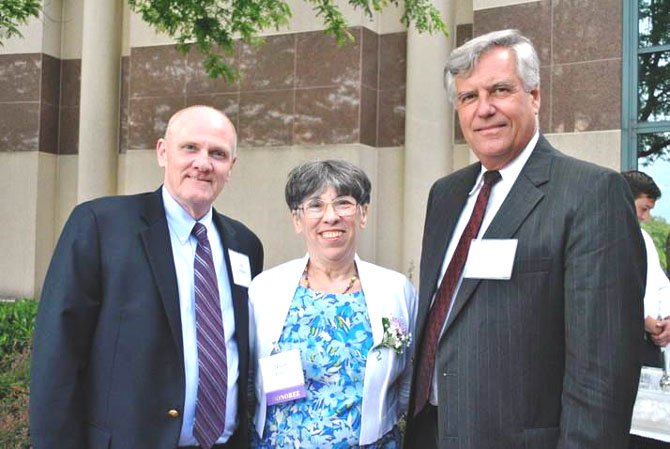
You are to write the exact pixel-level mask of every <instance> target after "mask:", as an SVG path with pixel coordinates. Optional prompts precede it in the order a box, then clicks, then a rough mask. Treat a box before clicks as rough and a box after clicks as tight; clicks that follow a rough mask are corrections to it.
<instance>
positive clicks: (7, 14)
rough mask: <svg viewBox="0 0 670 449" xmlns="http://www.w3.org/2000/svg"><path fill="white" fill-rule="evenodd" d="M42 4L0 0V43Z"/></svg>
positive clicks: (33, 0)
mask: <svg viewBox="0 0 670 449" xmlns="http://www.w3.org/2000/svg"><path fill="white" fill-rule="evenodd" d="M41 4H42V2H41V1H40V0H2V1H0V45H2V41H4V40H5V39H9V38H10V37H12V36H21V32H20V31H19V28H18V27H19V26H20V25H23V24H25V23H26V22H27V21H28V19H29V18H31V17H37V15H38V14H39V12H40V7H41ZM3 447H4V446H3Z"/></svg>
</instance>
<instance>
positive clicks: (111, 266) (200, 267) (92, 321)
mask: <svg viewBox="0 0 670 449" xmlns="http://www.w3.org/2000/svg"><path fill="white" fill-rule="evenodd" d="M236 145H237V136H236V132H235V129H234V127H233V125H232V123H231V122H230V120H229V119H228V118H227V117H226V116H225V115H224V114H223V113H221V112H220V111H218V110H216V109H213V108H210V107H205V106H194V107H189V108H186V109H184V110H181V111H179V112H177V113H176V114H175V115H174V116H173V117H172V118H171V119H170V122H169V123H168V127H167V130H166V132H165V136H164V137H162V138H160V139H159V140H158V142H157V144H156V154H157V159H158V165H159V166H160V167H161V168H162V169H163V171H164V181H163V185H162V186H161V187H160V188H159V189H158V190H156V191H155V192H148V193H143V194H139V195H131V196H117V197H108V198H100V199H96V200H93V201H90V202H86V203H83V204H80V205H78V206H77V207H76V208H75V209H74V211H73V212H72V215H71V216H70V218H69V220H68V221H67V223H66V224H65V228H64V229H63V233H62V235H61V237H60V240H59V242H58V245H57V247H56V250H55V253H54V255H53V259H52V261H51V265H50V267H49V271H48V273H47V276H46V279H45V282H44V288H43V290H42V297H41V301H40V307H39V313H38V317H37V326H36V330H35V337H34V350H33V358H32V380H31V386H30V387H31V397H30V433H31V438H32V442H33V447H34V448H35V449H47V448H53V449H56V448H57V449H69V448H73V449H74V448H79V449H84V448H86V449H93V448H105V449H133V448H137V449H139V448H142V449H176V448H182V447H184V448H200V447H202V448H207V449H211V448H216V449H219V448H246V447H248V441H247V434H248V430H247V429H248V424H247V423H248V404H247V395H246V391H247V379H248V377H249V376H248V366H249V360H248V358H249V351H248V310H247V287H248V284H249V281H250V280H251V278H252V277H253V276H255V275H256V274H257V273H259V272H260V271H261V270H262V265H263V247H262V245H261V242H260V241H259V239H258V238H257V237H256V235H255V234H254V233H253V232H251V231H250V230H249V229H248V228H247V227H246V226H244V225H243V224H242V223H240V222H238V221H235V220H233V219H231V218H228V217H226V216H224V215H222V214H220V213H218V212H217V211H216V210H214V209H213V207H212V204H213V203H214V201H215V200H216V198H217V197H218V195H219V194H220V193H221V190H222V189H223V187H224V185H225V184H226V183H227V182H228V180H229V178H230V173H231V170H232V169H233V166H234V165H235V161H236V158H237V152H236ZM202 235H204V236H205V237H204V239H205V240H202V239H203V237H202ZM203 251H204V252H203ZM205 254H206V255H205ZM203 273H205V274H203ZM203 279H205V280H204V281H203ZM199 282H200V284H199ZM202 282H206V284H202ZM203 285H206V287H205V288H203ZM203 291H205V293H203ZM201 304H207V306H206V307H203V306H201ZM203 309H207V311H206V312H203ZM203 313H205V315H203ZM203 317H205V318H203ZM205 321H207V324H206V325H205V324H203V323H204V322H205ZM205 328H206V330H204V331H203V329H205ZM210 335H214V337H211V336H210ZM203 336H204V338H203ZM210 338H213V339H214V340H212V341H216V342H219V343H218V344H212V345H210V347H207V348H205V349H206V350H207V351H212V350H214V352H216V354H217V356H216V357H214V356H212V357H210V352H203V347H204V346H203V345H202V341H203V340H204V339H210ZM217 339H218V340H217ZM206 359H208V361H205V360H206ZM212 367H213V368H212ZM205 381H207V382H208V385H207V386H203V384H204V383H205ZM211 391H214V392H215V393H210V392H211ZM203 395H205V396H207V398H208V399H210V400H211V404H207V399H202V398H203ZM205 405H207V406H208V409H204V407H205Z"/></svg>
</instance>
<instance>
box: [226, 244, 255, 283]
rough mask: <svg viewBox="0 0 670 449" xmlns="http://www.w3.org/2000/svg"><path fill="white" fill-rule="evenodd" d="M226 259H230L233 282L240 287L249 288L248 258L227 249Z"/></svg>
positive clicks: (249, 269)
mask: <svg viewBox="0 0 670 449" xmlns="http://www.w3.org/2000/svg"><path fill="white" fill-rule="evenodd" d="M228 257H229V258H230V271H232V273H233V282H234V283H235V284H237V285H239V286H242V287H249V284H251V266H250V265H249V256H247V255H246V254H242V253H238V252H237V251H233V250H232V249H229V250H228Z"/></svg>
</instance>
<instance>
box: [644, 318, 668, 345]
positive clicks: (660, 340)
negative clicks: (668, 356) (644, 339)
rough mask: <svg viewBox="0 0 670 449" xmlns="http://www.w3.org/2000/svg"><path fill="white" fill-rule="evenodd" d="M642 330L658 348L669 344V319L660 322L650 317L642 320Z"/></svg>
mask: <svg viewBox="0 0 670 449" xmlns="http://www.w3.org/2000/svg"><path fill="white" fill-rule="evenodd" d="M644 329H645V330H646V331H647V332H648V333H649V335H650V336H651V340H652V341H653V342H654V344H656V345H657V346H660V347H662V348H663V347H665V346H667V345H668V343H670V317H665V318H664V319H662V320H656V319H654V318H652V317H650V316H648V317H647V318H645V320H644Z"/></svg>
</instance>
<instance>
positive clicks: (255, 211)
mask: <svg viewBox="0 0 670 449" xmlns="http://www.w3.org/2000/svg"><path fill="white" fill-rule="evenodd" d="M278 154H281V156H279V157H278ZM318 159H346V160H348V161H351V162H352V163H355V164H357V165H359V166H360V167H361V168H363V169H364V170H365V171H366V173H367V174H368V176H369V177H370V180H371V181H372V185H373V187H372V198H371V202H370V203H371V205H370V211H371V214H370V217H369V220H368V226H367V228H366V230H365V231H364V232H363V234H362V238H361V241H360V247H359V253H360V255H361V257H363V258H364V259H366V260H371V261H376V262H377V263H380V264H382V265H384V266H387V267H391V268H394V269H397V270H401V269H402V264H401V258H400V255H401V246H402V224H403V220H402V199H403V191H402V164H403V158H402V148H401V147H390V148H372V147H368V146H366V145H360V144H351V145H341V146H317V147H309V146H304V147H298V146H295V147H272V148H268V147H246V148H240V149H239V153H238V160H237V163H236V164H235V167H234V169H233V175H232V178H231V181H230V183H229V184H228V185H227V186H226V187H225V188H224V190H223V193H222V194H221V196H220V197H219V199H218V200H217V202H216V203H215V205H214V206H215V207H216V208H217V209H218V210H219V211H221V212H222V213H224V214H226V215H229V216H230V217H232V218H235V219H237V220H240V221H242V222H243V223H245V224H247V225H248V226H249V227H250V228H251V229H252V230H253V231H254V232H256V233H257V234H258V236H259V237H260V238H261V240H262V241H263V245H264V247H265V266H266V267H271V266H274V265H277V264H279V263H282V262H284V261H286V260H288V259H290V258H295V257H300V256H301V255H302V254H303V253H304V251H305V246H304V244H303V240H302V237H300V236H296V235H295V234H294V232H293V228H292V226H291V222H290V215H289V212H288V210H287V207H286V203H285V202H284V185H285V183H286V176H287V175H288V172H289V171H290V170H291V169H292V168H293V167H295V166H296V165H298V164H300V163H302V162H305V161H308V160H318ZM162 177H163V174H162V171H161V169H160V168H159V167H158V166H157V163H156V156H155V152H154V151H153V150H134V151H130V152H128V153H125V154H122V155H120V157H119V193H120V194H133V193H139V192H145V191H149V190H154V189H156V188H157V187H158V186H159V185H160V183H161V182H162Z"/></svg>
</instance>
